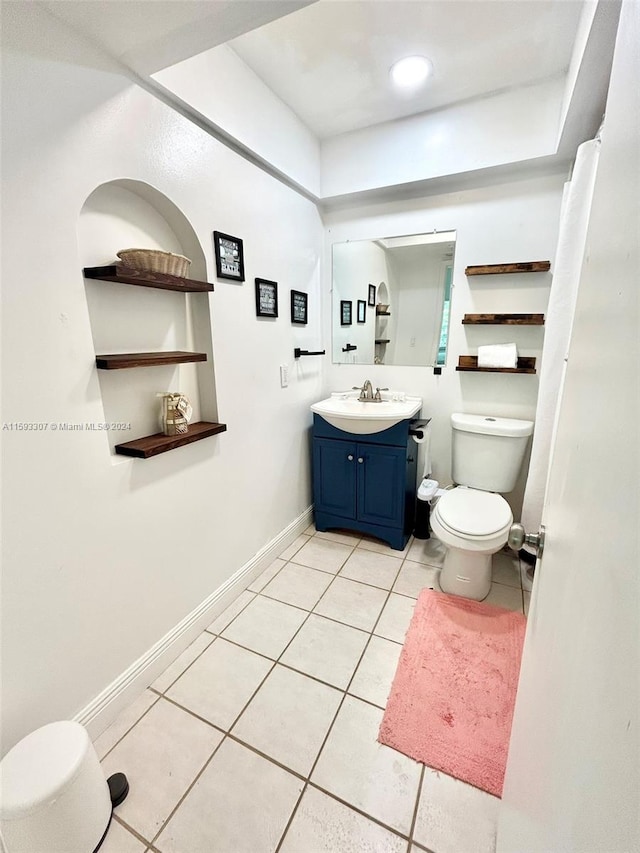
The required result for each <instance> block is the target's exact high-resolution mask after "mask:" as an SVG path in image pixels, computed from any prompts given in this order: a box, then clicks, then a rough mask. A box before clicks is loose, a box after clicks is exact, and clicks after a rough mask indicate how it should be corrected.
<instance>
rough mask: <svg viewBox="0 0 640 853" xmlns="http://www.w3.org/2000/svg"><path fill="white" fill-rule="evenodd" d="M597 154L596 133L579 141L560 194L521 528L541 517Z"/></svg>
mask: <svg viewBox="0 0 640 853" xmlns="http://www.w3.org/2000/svg"><path fill="white" fill-rule="evenodd" d="M599 154H600V139H599V138H598V137H597V138H596V139H592V140H590V141H589V142H583V143H582V145H581V146H580V147H579V148H578V151H577V154H576V161H575V165H574V168H573V174H572V177H571V180H570V181H568V182H567V183H566V184H565V187H564V194H563V197H562V210H561V215H560V232H559V235H558V250H557V252H556V260H555V265H554V270H553V283H552V285H551V293H550V295H549V304H548V307H547V314H546V318H545V333H544V348H543V351H542V359H541V364H540V385H539V391H538V403H537V408H536V417H535V431H534V434H533V444H532V446H531V463H530V465H529V476H528V479H527V484H526V487H525V492H524V499H523V504H522V524H523V525H524V528H525V530H526V531H527V533H537V532H538V529H539V527H540V523H541V520H542V507H543V503H544V495H545V491H546V486H547V477H548V474H549V466H550V462H551V454H552V451H553V444H554V437H555V427H556V419H557V413H558V409H559V405H560V399H561V397H562V388H563V384H564V375H565V369H566V361H567V356H568V351H569V341H570V339H571V329H572V327H573V316H574V312H575V306H576V298H577V295H578V286H579V283H580V272H581V269H582V261H583V257H584V250H585V243H586V238H587V226H588V224H589V216H590V212H591V200H592V198H593V185H594V183H595V177H596V172H597V168H598V157H599Z"/></svg>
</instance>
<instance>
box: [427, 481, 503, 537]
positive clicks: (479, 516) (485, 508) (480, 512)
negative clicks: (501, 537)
mask: <svg viewBox="0 0 640 853" xmlns="http://www.w3.org/2000/svg"><path fill="white" fill-rule="evenodd" d="M437 511H438V515H439V516H440V518H441V519H442V521H443V522H444V523H445V524H446V526H447V527H449V528H451V530H453V531H457V532H458V533H462V534H466V535H467V536H488V535H490V534H492V533H497V532H498V531H499V530H502V529H503V528H504V527H506V526H507V525H508V524H511V521H512V520H513V516H512V514H511V507H510V506H509V504H508V503H507V502H506V501H505V499H504V498H503V497H502V495H497V494H495V493H494V492H480V491H478V490H477V489H460V488H457V489H452V490H451V491H449V492H445V494H444V495H443V496H442V497H441V498H440V500H439V501H438V504H437Z"/></svg>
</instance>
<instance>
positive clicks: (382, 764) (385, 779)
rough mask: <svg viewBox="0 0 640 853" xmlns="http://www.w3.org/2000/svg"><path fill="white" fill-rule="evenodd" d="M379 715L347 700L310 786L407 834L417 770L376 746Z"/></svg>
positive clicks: (399, 756)
mask: <svg viewBox="0 0 640 853" xmlns="http://www.w3.org/2000/svg"><path fill="white" fill-rule="evenodd" d="M382 714H383V712H382V711H381V710H380V709H379V708H374V707H373V706H372V705H369V704H367V703H366V702H361V701H360V700H359V699H354V698H353V697H351V696H347V697H346V699H345V700H344V703H343V705H342V707H341V708H340V712H339V713H338V717H337V719H336V721H335V723H334V724H333V728H332V729H331V732H330V734H329V737H328V738H327V742H326V744H325V746H324V747H323V749H322V752H321V754H320V758H319V760H318V763H317V765H316V768H315V770H314V771H313V774H312V776H311V780H312V781H313V782H315V783H316V784H317V785H318V786H319V787H321V788H324V789H325V790H327V791H330V792H331V793H333V794H335V795H336V796H337V797H339V798H340V799H341V800H344V801H345V802H347V803H349V804H350V805H352V806H355V807H356V808H358V809H361V810H362V811H363V812H364V813H365V814H367V815H370V816H371V817H373V818H376V819H377V820H379V821H381V822H382V823H384V824H386V825H387V826H390V827H392V828H393V829H395V830H397V831H398V832H402V833H406V834H408V833H409V829H410V827H411V821H412V818H413V811H414V808H415V803H416V797H417V795H418V787H419V784H420V772H421V765H420V764H418V763H417V762H415V761H412V760H411V759H410V758H407V757H406V756H405V755H402V754H401V753H400V752H396V750H394V749H390V748H389V747H388V746H383V745H382V744H379V743H378V742H377V737H378V729H379V727H380V723H381V722H382Z"/></svg>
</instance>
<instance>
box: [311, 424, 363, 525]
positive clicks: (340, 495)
mask: <svg viewBox="0 0 640 853" xmlns="http://www.w3.org/2000/svg"><path fill="white" fill-rule="evenodd" d="M356 451H357V448H356V443H355V442H351V441H333V440H331V439H328V438H316V439H315V441H314V442H313V471H314V475H313V499H314V503H315V507H316V510H319V511H322V512H327V513H331V514H332V515H339V516H341V517H342V518H353V519H355V517H356V467H360V466H358V464H357V462H356V459H357V456H356Z"/></svg>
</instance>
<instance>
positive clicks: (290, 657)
mask: <svg viewBox="0 0 640 853" xmlns="http://www.w3.org/2000/svg"><path fill="white" fill-rule="evenodd" d="M368 639H369V635H368V634H367V633H365V632H364V631H359V630H358V629H357V628H350V627H348V626H347V625H341V624H340V623H339V622H334V621H332V620H331V619H325V618H324V617H323V616H316V615H315V614H314V613H312V614H311V616H309V618H308V619H307V621H306V622H305V623H304V625H303V626H302V628H301V629H300V630H299V631H298V633H297V634H296V636H295V638H294V640H293V642H292V643H291V645H290V646H289V648H288V649H287V650H286V652H285V653H284V655H283V656H282V657H281V659H280V661H281V663H284V664H287V666H292V667H293V668H294V669H297V670H300V671H301V672H306V673H307V674H308V675H312V676H314V678H319V679H320V680H321V681H326V682H327V683H328V684H333V685H334V686H335V687H339V688H340V689H341V690H345V689H346V687H347V685H348V684H349V681H350V680H351V676H352V675H353V673H354V671H355V668H356V666H357V664H358V661H359V660H360V656H361V654H362V652H363V651H364V647H365V646H366V644H367V640H368Z"/></svg>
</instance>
